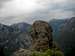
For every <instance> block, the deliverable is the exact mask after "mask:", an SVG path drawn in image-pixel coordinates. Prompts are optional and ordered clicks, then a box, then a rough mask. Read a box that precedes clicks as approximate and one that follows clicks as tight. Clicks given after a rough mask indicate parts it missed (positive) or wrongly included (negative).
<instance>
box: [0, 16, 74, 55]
mask: <svg viewBox="0 0 75 56" xmlns="http://www.w3.org/2000/svg"><path fill="white" fill-rule="evenodd" d="M48 23H49V24H50V25H51V26H52V28H53V38H54V40H55V41H56V42H57V43H59V45H60V47H61V48H62V49H63V50H64V51H65V53H69V52H72V51H74V50H75V49H74V48H75V38H74V37H75V17H72V18H71V19H53V20H51V21H49V22H48ZM30 27H31V25H30V24H27V23H24V22H22V23H17V24H13V25H10V26H7V25H4V24H0V48H2V47H3V48H4V50H5V53H6V55H7V56H8V55H9V53H10V52H12V51H15V50H16V49H19V48H29V47H30V46H31V36H30V34H29V32H28V30H29V28H30ZM68 50H69V52H67V51H68ZM7 51H9V53H7ZM72 53H73V52H72Z"/></svg>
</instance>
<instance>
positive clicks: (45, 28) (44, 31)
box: [31, 20, 53, 51]
mask: <svg viewBox="0 0 75 56" xmlns="http://www.w3.org/2000/svg"><path fill="white" fill-rule="evenodd" d="M52 31H53V30H52V28H51V26H49V24H48V23H47V22H45V21H41V20H38V21H35V22H34V23H33V25H32V32H31V36H32V48H33V49H36V50H39V51H40V50H41V49H42V50H44V49H47V48H49V47H50V48H51V47H52V42H53V39H52Z"/></svg>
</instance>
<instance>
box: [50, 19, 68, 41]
mask: <svg viewBox="0 0 75 56" xmlns="http://www.w3.org/2000/svg"><path fill="white" fill-rule="evenodd" d="M67 20H68V19H53V20H51V21H49V24H50V25H51V26H52V29H53V38H54V40H55V41H57V42H58V41H59V38H60V32H61V29H62V28H63V26H64V24H65V23H66V22H67Z"/></svg>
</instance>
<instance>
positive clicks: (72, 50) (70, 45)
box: [59, 17, 75, 56]
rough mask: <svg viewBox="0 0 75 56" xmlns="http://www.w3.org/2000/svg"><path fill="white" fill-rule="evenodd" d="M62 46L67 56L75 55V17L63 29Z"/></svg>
mask: <svg viewBox="0 0 75 56" xmlns="http://www.w3.org/2000/svg"><path fill="white" fill-rule="evenodd" d="M60 34H61V36H60V39H59V40H60V42H59V43H60V45H61V47H62V49H63V50H64V53H65V56H71V55H75V17H72V18H71V19H69V20H68V21H67V22H66V24H64V26H63V29H61V33H60Z"/></svg>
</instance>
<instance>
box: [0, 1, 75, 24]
mask: <svg viewBox="0 0 75 56" xmlns="http://www.w3.org/2000/svg"><path fill="white" fill-rule="evenodd" d="M74 15H75V0H0V23H3V24H8V25H10V24H14V23H18V22H27V23H30V24H31V23H33V22H34V21H35V20H45V21H49V20H51V19H53V18H56V19H64V18H69V17H73V16H74Z"/></svg>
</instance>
